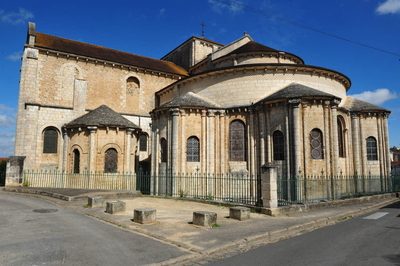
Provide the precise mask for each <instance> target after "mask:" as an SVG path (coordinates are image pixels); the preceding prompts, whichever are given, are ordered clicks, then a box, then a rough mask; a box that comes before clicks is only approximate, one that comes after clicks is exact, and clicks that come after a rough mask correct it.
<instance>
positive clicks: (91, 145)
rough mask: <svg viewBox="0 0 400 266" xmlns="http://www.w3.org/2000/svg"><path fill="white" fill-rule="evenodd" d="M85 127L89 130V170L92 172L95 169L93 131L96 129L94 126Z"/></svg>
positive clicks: (94, 139)
mask: <svg viewBox="0 0 400 266" xmlns="http://www.w3.org/2000/svg"><path fill="white" fill-rule="evenodd" d="M87 129H88V130H89V132H90V136H89V142H90V143H89V168H88V171H89V172H94V171H96V165H95V163H96V160H95V159H96V150H97V149H96V138H95V133H96V131H97V127H96V126H88V127H87Z"/></svg>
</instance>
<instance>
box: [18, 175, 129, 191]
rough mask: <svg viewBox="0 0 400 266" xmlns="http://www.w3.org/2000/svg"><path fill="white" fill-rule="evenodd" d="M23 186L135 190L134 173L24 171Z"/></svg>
mask: <svg viewBox="0 0 400 266" xmlns="http://www.w3.org/2000/svg"><path fill="white" fill-rule="evenodd" d="M22 185H23V186H27V187H52V188H83V189H112V190H136V174H135V173H92V172H86V173H80V174H76V173H68V172H62V171H56V170H55V171H25V172H24V180H23V184H22Z"/></svg>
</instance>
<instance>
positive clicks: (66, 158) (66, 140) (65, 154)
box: [62, 128, 69, 172]
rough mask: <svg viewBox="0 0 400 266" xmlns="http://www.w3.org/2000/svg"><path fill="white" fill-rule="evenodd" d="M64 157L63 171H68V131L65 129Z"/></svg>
mask: <svg viewBox="0 0 400 266" xmlns="http://www.w3.org/2000/svg"><path fill="white" fill-rule="evenodd" d="M62 134H63V141H64V142H63V156H62V171H64V172H65V171H67V161H68V141H69V138H68V129H67V128H63V131H62Z"/></svg>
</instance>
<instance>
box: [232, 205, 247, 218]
mask: <svg viewBox="0 0 400 266" xmlns="http://www.w3.org/2000/svg"><path fill="white" fill-rule="evenodd" d="M229 218H231V219H235V220H239V221H245V220H249V219H250V208H246V207H240V206H237V207H231V208H229Z"/></svg>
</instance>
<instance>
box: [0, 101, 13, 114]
mask: <svg viewBox="0 0 400 266" xmlns="http://www.w3.org/2000/svg"><path fill="white" fill-rule="evenodd" d="M0 111H5V112H12V111H14V108H12V107H8V106H7V105H5V104H2V103H0Z"/></svg>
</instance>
